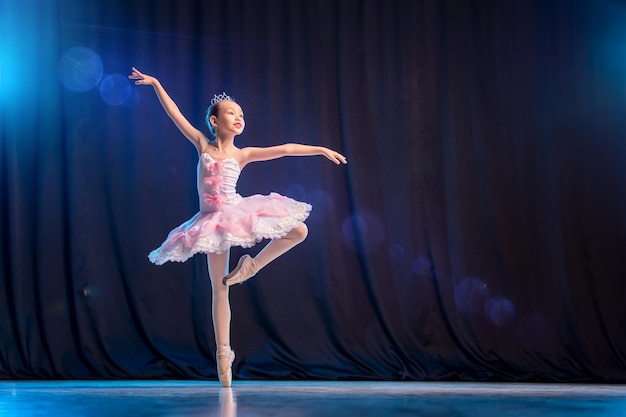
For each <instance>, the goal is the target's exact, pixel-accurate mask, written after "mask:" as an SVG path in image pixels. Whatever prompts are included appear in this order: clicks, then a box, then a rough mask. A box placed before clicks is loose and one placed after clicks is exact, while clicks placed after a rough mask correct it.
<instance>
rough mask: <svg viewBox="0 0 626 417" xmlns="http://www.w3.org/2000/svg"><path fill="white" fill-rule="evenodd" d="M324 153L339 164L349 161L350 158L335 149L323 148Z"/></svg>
mask: <svg viewBox="0 0 626 417" xmlns="http://www.w3.org/2000/svg"><path fill="white" fill-rule="evenodd" d="M322 155H324V156H325V157H326V158H328V159H330V160H331V161H333V162H334V163H335V164H337V165H339V164H347V163H348V160H347V159H346V157H345V156H343V155H342V154H340V153H339V152H335V151H333V150H332V149H328V148H322Z"/></svg>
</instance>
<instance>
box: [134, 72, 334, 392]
mask: <svg viewBox="0 0 626 417" xmlns="http://www.w3.org/2000/svg"><path fill="white" fill-rule="evenodd" d="M128 78H130V79H132V80H136V81H135V84H137V85H151V86H152V87H153V88H154V91H155V93H156V95H157V97H158V98H159V101H160V102H161V105H162V106H163V109H164V110H165V112H166V113H167V114H168V116H169V117H170V118H171V119H172V121H173V122H174V124H175V125H176V127H178V129H179V130H180V131H181V133H182V134H183V135H184V136H185V137H186V138H187V139H188V140H189V141H190V142H191V143H193V145H194V146H195V147H196V149H197V150H198V157H199V160H198V167H197V171H198V179H197V186H198V197H199V202H200V211H199V212H198V213H197V214H196V215H195V216H193V217H192V218H191V219H190V220H188V221H186V222H185V223H183V224H181V225H180V226H178V227H177V228H175V229H174V230H172V231H171V232H170V234H169V235H168V236H167V239H166V240H165V242H163V244H162V245H161V246H160V247H159V248H158V249H156V250H154V251H152V252H151V253H150V255H149V258H150V260H151V261H152V262H154V263H155V264H157V265H162V264H163V263H165V262H168V261H179V262H184V261H186V260H187V259H189V258H190V257H191V256H193V255H194V254H196V253H206V254H207V260H208V264H209V276H210V278H211V288H212V291H213V328H214V331H215V342H216V345H217V352H216V361H217V373H218V377H219V380H220V382H221V383H222V385H223V386H225V387H229V386H230V385H231V380H232V371H231V366H232V363H233V361H234V359H235V352H234V351H233V350H232V349H231V348H230V302H229V299H228V291H229V287H230V286H231V285H233V284H238V283H242V282H244V281H245V280H247V279H248V278H251V277H253V276H254V275H255V274H256V273H257V272H258V271H259V270H260V269H261V268H263V267H264V266H266V265H267V264H268V263H270V262H271V261H273V260H274V259H276V258H277V257H279V256H280V255H282V254H284V253H285V252H287V251H288V250H289V249H291V248H293V247H294V246H296V245H297V244H298V243H300V242H302V241H303V240H304V239H305V238H306V236H307V233H308V230H307V227H306V226H305V224H304V223H303V222H304V220H305V219H306V218H307V217H308V215H309V212H310V210H311V206H310V205H309V204H306V203H301V202H299V201H295V200H292V199H291V198H288V197H284V196H282V195H280V194H277V193H271V194H270V195H267V196H265V195H253V196H250V197H241V196H240V195H239V194H238V193H237V191H236V185H237V179H238V178H239V174H240V172H241V170H242V169H243V168H244V167H245V166H246V165H247V164H249V163H251V162H257V161H267V160H271V159H276V158H281V157H283V156H311V155H323V156H325V157H326V158H328V159H329V160H331V161H332V162H334V163H335V164H337V165H339V164H342V163H343V164H345V163H346V158H345V157H344V156H343V155H341V154H339V153H337V152H335V151H333V150H331V149H328V148H325V147H322V146H308V145H300V144H295V143H287V144H284V145H279V146H271V147H267V148H259V147H246V148H237V147H236V146H235V143H234V140H235V136H237V135H240V134H241V133H242V132H243V130H244V127H245V121H244V116H243V111H242V110H241V107H240V106H239V104H237V103H236V102H235V101H234V100H233V99H232V98H231V97H229V96H227V95H226V94H225V93H223V94H220V95H216V96H215V97H214V98H213V100H211V106H210V107H209V109H208V111H207V115H206V122H207V126H208V127H209V130H210V132H211V134H212V135H213V136H214V139H213V140H209V139H207V137H206V136H205V135H204V133H202V132H201V131H200V130H198V129H196V128H195V127H193V126H192V125H191V123H189V121H188V120H187V119H186V118H185V117H184V116H183V114H182V113H181V112H180V110H179V109H178V106H176V103H174V101H173V100H172V99H171V98H170V96H169V95H168V94H167V93H166V91H165V89H164V88H163V87H162V86H161V83H160V82H159V81H158V80H157V79H156V78H154V77H151V76H149V75H146V74H143V73H141V72H139V71H138V70H137V69H136V68H133V69H132V73H131V75H129V76H128ZM263 239H269V240H270V242H269V243H268V244H267V245H266V246H265V247H264V248H263V249H262V250H261V251H260V252H259V253H258V254H257V255H256V256H255V257H254V258H252V257H250V256H249V255H244V256H242V257H241V259H239V262H238V264H237V266H236V267H235V269H233V270H232V271H231V272H230V273H228V261H229V249H230V247H231V246H241V247H250V246H253V245H254V244H256V243H258V242H260V241H261V240H263Z"/></svg>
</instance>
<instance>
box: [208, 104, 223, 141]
mask: <svg viewBox="0 0 626 417" xmlns="http://www.w3.org/2000/svg"><path fill="white" fill-rule="evenodd" d="M219 104H220V102H219V101H218V102H217V103H215V104H211V105H210V106H209V108H208V109H207V111H206V118H205V120H206V124H207V126H208V127H209V132H211V135H213V137H215V129H213V125H211V116H215V117H217V112H218V110H219Z"/></svg>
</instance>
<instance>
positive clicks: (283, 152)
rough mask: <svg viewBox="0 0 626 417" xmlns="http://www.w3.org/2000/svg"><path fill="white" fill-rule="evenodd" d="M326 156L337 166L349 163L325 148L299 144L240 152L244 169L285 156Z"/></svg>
mask: <svg viewBox="0 0 626 417" xmlns="http://www.w3.org/2000/svg"><path fill="white" fill-rule="evenodd" d="M312 155H324V156H325V157H326V158H328V159H330V160H331V161H333V162H334V163H335V164H337V165H339V164H345V163H347V162H348V161H347V160H346V157H345V156H343V155H342V154H340V153H338V152H335V151H333V150H332V149H328V148H325V147H323V146H309V145H300V144H298V143H286V144H284V145H278V146H270V147H268V148H254V147H250V148H243V149H241V150H240V151H239V158H238V159H239V164H240V165H241V166H242V167H243V166H244V165H246V164H248V163H250V162H256V161H268V160H270V159H276V158H282V157H283V156H312Z"/></svg>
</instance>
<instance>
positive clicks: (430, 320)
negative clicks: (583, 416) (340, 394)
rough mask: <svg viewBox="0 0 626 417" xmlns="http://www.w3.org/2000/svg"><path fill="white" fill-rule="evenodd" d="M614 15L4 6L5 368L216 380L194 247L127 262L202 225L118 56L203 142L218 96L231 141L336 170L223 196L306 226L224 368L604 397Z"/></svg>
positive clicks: (498, 1) (613, 216) (293, 173)
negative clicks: (592, 390) (571, 389)
mask: <svg viewBox="0 0 626 417" xmlns="http://www.w3.org/2000/svg"><path fill="white" fill-rule="evenodd" d="M625 21H626V4H625V3H624V2H622V1H610V0H602V1H596V0H589V1H580V0H567V1H565V0H563V1H559V0H552V1H551V0H547V1H543V0H541V1H539V0H537V1H519V0H515V1H502V0H493V1H490V0H488V1H483V0H468V1H456V0H441V1H435V0H432V1H420V0H415V1H408V0H407V1H401V0H396V1H394V0H338V1H337V0H301V1H300V0H295V1H294V0H250V1H246V0H232V1H206V0H196V1H184V2H179V1H169V2H168V1H159V2H154V1H152V0H145V1H124V2H121V1H118V2H115V1H113V2H111V1H101V2H91V1H89V2H85V1H78V0H75V1H74V0H67V1H57V2H55V1H49V2H48V1H46V2H40V1H33V0H24V1H15V0H8V1H6V0H5V1H2V3H1V5H0V43H1V45H0V46H1V47H2V48H0V54H1V56H0V76H1V77H0V198H1V203H0V222H1V226H2V227H1V234H0V249H1V257H0V274H1V279H0V378H1V379H48V378H55V379H73V378H80V379H100V378H145V379H150V378H193V379H208V380H214V379H215V378H216V372H215V359H214V350H215V341H214V338H213V329H212V322H211V306H210V304H211V288H210V282H209V280H208V276H207V266H206V257H204V256H200V255H198V256H196V257H194V258H193V259H191V260H190V261H188V262H186V263H172V264H166V265H164V266H161V267H158V266H155V265H153V264H151V263H150V262H149V261H148V258H147V254H148V253H149V252H150V251H151V250H152V249H154V248H156V247H157V246H159V245H160V244H161V242H162V241H163V239H164V238H165V237H166V235H167V233H168V232H169V231H170V230H171V229H172V228H174V227H175V226H177V225H179V224H180V223H182V222H183V221H185V220H187V219H188V218H190V217H191V216H192V215H193V214H195V213H196V211H197V210H198V202H197V195H196V191H195V166H196V161H197V155H196V152H195V149H194V148H193V146H192V145H190V144H189V142H188V141H186V140H185V139H184V138H183V137H182V135H181V134H180V133H179V132H178V131H177V129H176V127H175V126H174V125H173V124H172V123H171V121H170V120H169V118H168V117H167V116H166V115H165V113H164V112H163V111H162V109H161V107H160V104H159V102H158V100H157V98H156V96H155V95H154V93H153V91H152V89H151V88H150V87H145V86H134V85H132V84H130V83H128V82H127V80H126V79H125V78H124V77H126V75H127V74H128V73H129V71H130V68H131V66H136V67H137V68H139V69H140V70H142V71H144V72H146V73H148V74H153V75H155V76H157V77H158V78H159V79H160V80H161V82H162V84H163V85H164V86H165V88H166V89H167V90H168V91H169V93H170V94H171V95H172V97H173V98H174V99H175V100H176V102H177V103H178V105H179V107H180V108H181V110H182V111H183V113H184V114H185V115H186V116H187V117H188V118H189V120H190V121H191V122H192V123H193V124H194V125H196V126H197V127H199V128H202V124H203V120H204V112H205V111H206V108H207V106H208V104H209V101H210V99H211V98H212V97H213V94H215V93H218V94H219V93H221V92H222V91H225V92H227V93H228V94H231V95H232V96H234V97H235V98H236V99H237V100H238V101H239V103H240V104H241V105H242V107H243V109H244V112H245V114H246V121H247V127H246V131H245V132H244V134H243V135H242V136H241V137H239V138H237V144H238V145H239V146H251V145H252V146H269V145H272V144H279V143H284V142H301V143H308V144H319V145H323V146H328V147H330V148H334V149H337V150H338V151H340V152H343V153H345V154H346V155H347V157H348V160H349V164H348V165H347V166H345V167H337V166H335V165H333V164H331V163H329V162H328V161H326V160H325V159H324V158H323V157H312V158H283V159H280V160H276V161H271V162H265V163H257V164H251V165H249V166H247V167H246V168H245V169H244V171H243V173H242V178H241V181H240V187H239V191H240V193H241V194H243V195H250V194H254V193H262V194H266V193H269V192H271V191H276V192H279V193H282V194H285V195H288V196H291V197H294V198H297V199H299V200H302V201H307V202H310V203H312V204H313V206H314V209H313V213H312V215H311V218H310V219H309V220H308V221H307V224H308V226H309V229H310V233H309V237H308V239H307V240H306V241H305V242H304V243H303V244H301V245H300V246H298V247H296V248H295V249H294V250H293V251H291V252H289V253H288V254H286V255H285V256H283V257H282V258H280V259H279V260H277V261H276V262H274V263H272V264H271V265H269V266H268V267H267V268H265V269H264V270H262V271H261V272H260V273H259V274H258V275H257V276H256V277H255V278H253V279H252V280H250V281H249V282H247V283H245V284H244V285H241V286H236V287H234V288H233V289H232V291H231V301H232V311H233V322H232V345H233V348H234V350H235V351H236V352H237V360H236V362H235V365H234V366H235V367H234V372H235V378H236V379H237V378H238V379H328V380H347V379H363V380H471V381H487V380H490V381H595V382H626V337H625V336H626V302H625V301H624V296H625V294H626V284H625V282H626V261H625V260H624V259H625V255H626V133H625V132H626V25H625V24H624V22H625ZM75 48H83V49H75ZM98 58H99V60H100V61H98ZM99 62H101V64H99ZM86 74H87V75H86ZM259 249H260V247H255V248H252V249H250V250H242V249H239V248H237V249H234V250H232V252H231V265H233V264H234V263H235V262H236V260H237V259H238V258H239V257H240V256H241V255H242V254H243V253H256V252H257V251H258V250H259Z"/></svg>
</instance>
